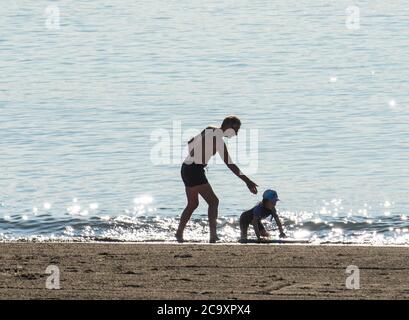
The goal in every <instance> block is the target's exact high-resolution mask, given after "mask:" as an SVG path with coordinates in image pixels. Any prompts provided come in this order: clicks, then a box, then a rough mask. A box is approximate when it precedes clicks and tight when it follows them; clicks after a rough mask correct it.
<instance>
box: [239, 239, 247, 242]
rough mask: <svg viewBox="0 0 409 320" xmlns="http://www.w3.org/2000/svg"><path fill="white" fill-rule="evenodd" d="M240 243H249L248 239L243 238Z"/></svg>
mask: <svg viewBox="0 0 409 320" xmlns="http://www.w3.org/2000/svg"><path fill="white" fill-rule="evenodd" d="M239 242H240V243H247V239H245V238H241V239H240V240H239Z"/></svg>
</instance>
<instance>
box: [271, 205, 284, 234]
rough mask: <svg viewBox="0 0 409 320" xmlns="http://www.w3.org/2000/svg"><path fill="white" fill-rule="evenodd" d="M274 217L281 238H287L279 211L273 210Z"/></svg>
mask: <svg viewBox="0 0 409 320" xmlns="http://www.w3.org/2000/svg"><path fill="white" fill-rule="evenodd" d="M273 217H274V220H275V222H276V224H277V227H278V230H279V231H280V238H286V237H287V236H286V235H285V233H284V229H283V225H282V224H281V221H280V218H279V217H278V214H277V211H276V210H275V209H274V210H273Z"/></svg>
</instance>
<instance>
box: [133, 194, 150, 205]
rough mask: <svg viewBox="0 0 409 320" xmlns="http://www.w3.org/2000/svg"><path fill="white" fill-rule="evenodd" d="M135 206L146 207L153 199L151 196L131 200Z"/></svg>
mask: <svg viewBox="0 0 409 320" xmlns="http://www.w3.org/2000/svg"><path fill="white" fill-rule="evenodd" d="M133 202H134V203H135V204H139V205H147V204H151V203H152V202H153V198H152V197H151V196H140V197H136V198H134V199H133Z"/></svg>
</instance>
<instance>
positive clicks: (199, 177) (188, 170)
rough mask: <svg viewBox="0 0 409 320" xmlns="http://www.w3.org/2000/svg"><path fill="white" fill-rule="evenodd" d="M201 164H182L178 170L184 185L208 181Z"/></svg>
mask: <svg viewBox="0 0 409 320" xmlns="http://www.w3.org/2000/svg"><path fill="white" fill-rule="evenodd" d="M204 168H205V166H204V165H203V164H196V163H192V164H186V163H183V164H182V169H181V171H180V173H181V176H182V180H183V183H184V184H185V186H186V187H194V186H199V185H201V184H206V183H208V181H207V178H206V175H205V170H204Z"/></svg>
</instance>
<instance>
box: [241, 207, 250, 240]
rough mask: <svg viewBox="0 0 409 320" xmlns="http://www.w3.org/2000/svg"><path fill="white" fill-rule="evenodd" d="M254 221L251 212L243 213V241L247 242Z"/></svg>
mask: <svg viewBox="0 0 409 320" xmlns="http://www.w3.org/2000/svg"><path fill="white" fill-rule="evenodd" d="M252 219H253V214H252V213H251V212H248V211H246V212H243V213H242V215H241V216H240V231H241V240H247V230H248V228H249V225H250V223H251V220H252Z"/></svg>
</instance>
